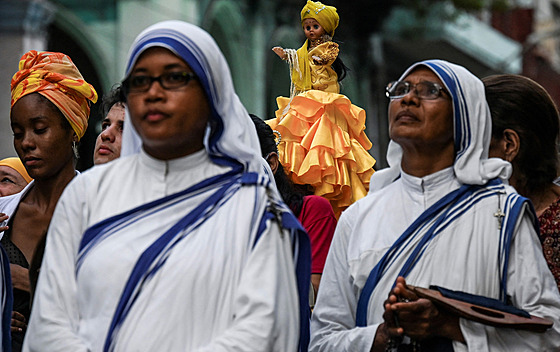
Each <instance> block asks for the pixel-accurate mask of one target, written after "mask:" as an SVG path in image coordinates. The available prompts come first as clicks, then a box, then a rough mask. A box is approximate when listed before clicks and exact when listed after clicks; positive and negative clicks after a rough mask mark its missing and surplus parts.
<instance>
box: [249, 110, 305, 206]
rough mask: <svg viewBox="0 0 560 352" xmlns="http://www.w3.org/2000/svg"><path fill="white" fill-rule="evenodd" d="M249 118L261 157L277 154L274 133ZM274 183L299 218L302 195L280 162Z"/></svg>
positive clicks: (253, 117)
mask: <svg viewBox="0 0 560 352" xmlns="http://www.w3.org/2000/svg"><path fill="white" fill-rule="evenodd" d="M249 116H250V117H251V120H253V124H254V125H255V128H256V130H257V135H258V136H259V142H260V144H261V155H262V157H263V158H266V157H267V156H268V155H269V154H270V153H273V152H274V153H277V154H278V148H277V147H276V140H275V138H274V132H272V129H271V128H270V126H269V125H267V124H266V122H264V121H263V120H262V119H261V118H260V117H258V116H256V115H253V114H249ZM274 181H276V188H278V191H279V192H280V195H281V196H282V199H283V200H284V203H286V204H287V205H288V206H289V207H290V209H291V210H292V212H293V213H294V214H295V216H299V213H300V212H301V208H302V207H303V197H304V193H303V192H302V191H301V190H300V189H299V187H297V186H296V185H294V184H293V183H292V181H290V179H289V178H288V176H287V175H286V173H285V172H284V167H283V166H282V164H281V163H280V162H278V170H276V173H274Z"/></svg>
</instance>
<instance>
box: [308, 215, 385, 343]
mask: <svg viewBox="0 0 560 352" xmlns="http://www.w3.org/2000/svg"><path fill="white" fill-rule="evenodd" d="M349 215H350V214H349V213H343V214H342V217H341V218H340V221H339V222H338V224H337V227H336V230H335V233H334V237H333V241H332V244H331V248H330V250H329V254H328V256H327V262H326V264H325V270H324V271H323V276H322V278H321V290H320V291H319V296H318V298H317V302H316V304H315V309H314V310H313V316H312V319H311V343H310V348H309V350H310V351H313V352H318V351H337V352H342V351H370V349H371V347H372V344H373V339H374V337H375V333H376V331H377V328H378V326H379V324H374V325H369V326H367V327H356V308H357V306H358V294H359V293H358V292H355V290H354V288H353V287H352V282H351V280H352V278H351V277H350V271H349V266H348V258H347V248H348V238H349V236H350V234H351V231H352V227H351V225H350V224H352V223H354V222H353V220H352V219H350V216H349Z"/></svg>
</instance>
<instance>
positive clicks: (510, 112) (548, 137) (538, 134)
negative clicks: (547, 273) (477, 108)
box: [482, 74, 560, 289]
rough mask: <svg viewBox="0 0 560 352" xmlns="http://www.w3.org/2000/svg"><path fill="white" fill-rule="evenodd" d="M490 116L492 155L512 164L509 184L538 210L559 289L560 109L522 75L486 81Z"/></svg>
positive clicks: (535, 84) (542, 234) (546, 248)
mask: <svg viewBox="0 0 560 352" xmlns="http://www.w3.org/2000/svg"><path fill="white" fill-rule="evenodd" d="M482 82H483V83H484V87H485V91H486V101H487V102H488V105H489V106H490V112H491V114H492V141H491V143H490V152H489V154H490V156H492V157H499V158H502V159H504V160H506V161H509V162H510V163H511V165H512V167H513V173H512V175H511V177H510V179H509V183H510V185H512V186H513V187H514V188H515V189H516V190H517V191H518V192H519V193H520V194H521V195H523V196H525V197H527V198H529V199H530V200H531V202H532V203H533V206H534V207H535V211H536V213H537V216H538V217H539V224H540V235H539V236H540V240H541V244H542V247H543V253H544V257H545V258H546V262H547V263H548V267H549V268H550V270H551V271H552V274H553V275H554V277H555V279H556V283H557V285H558V288H559V289H560V186H558V185H556V184H555V183H554V180H555V179H556V178H557V177H558V161H559V160H558V133H559V129H560V127H559V124H560V122H559V117H558V109H557V107H556V105H555V104H554V101H553V100H552V98H551V97H550V95H549V94H548V92H547V91H546V90H545V89H544V88H543V87H542V86H541V85H540V84H538V83H537V82H535V81H533V80H532V79H530V78H527V77H523V76H520V75H511V74H505V75H494V76H489V77H486V78H484V79H483V80H482Z"/></svg>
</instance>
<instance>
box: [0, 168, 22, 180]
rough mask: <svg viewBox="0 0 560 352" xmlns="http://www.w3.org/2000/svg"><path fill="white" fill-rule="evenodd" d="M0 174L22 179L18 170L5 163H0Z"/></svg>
mask: <svg viewBox="0 0 560 352" xmlns="http://www.w3.org/2000/svg"><path fill="white" fill-rule="evenodd" d="M0 176H15V177H19V178H21V179H23V176H21V175H20V174H19V172H17V171H16V170H14V169H12V168H11V167H9V166H6V165H0Z"/></svg>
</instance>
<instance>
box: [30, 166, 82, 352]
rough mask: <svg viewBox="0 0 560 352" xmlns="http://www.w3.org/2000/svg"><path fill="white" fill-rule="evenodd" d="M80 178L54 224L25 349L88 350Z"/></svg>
mask: <svg viewBox="0 0 560 352" xmlns="http://www.w3.org/2000/svg"><path fill="white" fill-rule="evenodd" d="M78 179H79V177H78V178H76V179H75V180H74V182H72V183H70V185H69V186H68V187H67V188H66V190H65V191H64V192H63V194H62V196H61V198H60V200H59V202H58V204H57V206H56V209H55V211H54V214H53V218H52V220H51V223H50V227H49V231H48V234H47V244H46V248H45V254H44V257H43V262H42V265H41V272H40V275H39V280H38V283H37V290H36V293H35V297H34V301H33V308H32V314H31V319H30V322H29V327H28V330H27V333H26V338H25V341H24V346H23V351H37V352H39V351H40V352H44V351H49V352H53V351H61V352H62V351H73V352H81V351H84V352H85V351H88V348H87V346H86V344H85V342H84V341H83V340H81V339H80V337H79V336H78V333H77V332H78V326H79V316H78V303H77V285H76V268H75V263H76V254H77V252H78V246H79V243H80V240H81V237H82V236H81V235H82V234H83V228H82V224H81V219H82V214H81V212H82V210H83V206H84V204H83V195H80V192H79V189H80V187H79V183H80V182H79V180H78ZM76 181H78V182H76ZM73 186H74V187H73Z"/></svg>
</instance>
